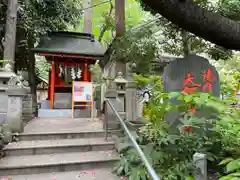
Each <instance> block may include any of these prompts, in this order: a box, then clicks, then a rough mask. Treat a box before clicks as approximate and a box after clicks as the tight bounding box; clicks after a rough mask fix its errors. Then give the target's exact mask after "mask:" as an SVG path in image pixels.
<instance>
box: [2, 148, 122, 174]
mask: <svg viewBox="0 0 240 180" xmlns="http://www.w3.org/2000/svg"><path fill="white" fill-rule="evenodd" d="M102 152H106V153H101V154H100V155H99V152H84V153H66V154H67V155H68V157H69V156H72V155H73V156H72V157H74V156H76V155H77V157H79V158H77V159H76V158H74V161H73V160H72V159H71V158H70V159H69V158H66V157H65V158H63V159H59V160H53V161H52V162H51V160H49V158H50V157H51V156H50V155H26V156H21V157H17V156H16V157H14V156H11V157H4V158H5V162H6V161H7V162H8V161H9V160H10V162H11V161H12V163H3V162H4V161H3V162H1V160H0V171H2V170H9V169H10V170H11V169H24V168H38V167H41V168H44V167H52V166H61V165H76V164H79V165H80V164H92V163H104V162H113V161H118V160H119V159H120V157H119V155H118V154H117V153H116V152H115V151H102ZM94 153H95V154H97V156H98V157H97V158H96V157H95V158H94V157H92V158H85V160H83V159H81V156H83V155H85V157H91V156H92V155H93V154H94ZM108 153H113V154H111V156H109V155H107V154H108ZM55 155H57V156H59V157H64V156H63V154H55ZM37 157H38V158H39V159H41V162H39V161H37V160H36V158H37ZM4 158H3V159H4ZM24 158H25V159H27V161H31V160H35V162H34V163H35V164H34V163H26V164H25V163H24V160H23V159H24ZM31 158H34V159H31ZM44 158H46V159H44ZM21 159H22V162H20V163H19V164H16V163H13V162H17V161H21ZM30 159H31V160H30ZM42 159H44V161H42ZM1 163H2V164H4V165H1Z"/></svg>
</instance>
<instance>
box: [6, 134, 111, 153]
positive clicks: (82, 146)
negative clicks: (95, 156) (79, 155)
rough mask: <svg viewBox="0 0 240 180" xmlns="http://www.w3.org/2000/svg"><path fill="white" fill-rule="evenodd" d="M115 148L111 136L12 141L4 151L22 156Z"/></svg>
mask: <svg viewBox="0 0 240 180" xmlns="http://www.w3.org/2000/svg"><path fill="white" fill-rule="evenodd" d="M113 149H114V141H113V140H111V139H110V138H109V139H108V140H107V141H105V140H104V138H84V139H56V140H36V141H19V142H14V143H10V144H8V145H7V146H6V147H5V148H4V153H5V155H6V156H20V155H36V154H53V153H66V152H69V153H71V152H86V151H104V150H113Z"/></svg>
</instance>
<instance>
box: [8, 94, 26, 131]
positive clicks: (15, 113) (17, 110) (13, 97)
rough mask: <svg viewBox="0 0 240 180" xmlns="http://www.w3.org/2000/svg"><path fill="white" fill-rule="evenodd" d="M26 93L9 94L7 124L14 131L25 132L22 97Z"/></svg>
mask: <svg viewBox="0 0 240 180" xmlns="http://www.w3.org/2000/svg"><path fill="white" fill-rule="evenodd" d="M23 96H24V94H20V93H19V94H17V93H14V94H11V93H10V94H9V95H8V109H7V120H6V124H8V125H9V127H10V128H11V130H12V132H19V133H20V132H23V118H22V99H23Z"/></svg>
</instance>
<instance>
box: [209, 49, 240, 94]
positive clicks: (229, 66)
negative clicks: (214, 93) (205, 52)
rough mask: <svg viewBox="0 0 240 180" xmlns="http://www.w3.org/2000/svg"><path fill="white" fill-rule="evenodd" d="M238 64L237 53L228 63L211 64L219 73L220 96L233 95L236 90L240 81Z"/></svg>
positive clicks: (238, 56)
mask: <svg viewBox="0 0 240 180" xmlns="http://www.w3.org/2000/svg"><path fill="white" fill-rule="evenodd" d="M239 63H240V55H239V53H235V54H234V55H233V56H232V57H231V58H230V59H228V61H224V60H221V61H218V62H213V65H214V66H215V67H216V69H217V71H218V73H219V77H220V85H221V93H222V94H230V95H233V94H234V92H235V91H236V90H237V87H238V86H239V81H240V71H239V68H240V66H239Z"/></svg>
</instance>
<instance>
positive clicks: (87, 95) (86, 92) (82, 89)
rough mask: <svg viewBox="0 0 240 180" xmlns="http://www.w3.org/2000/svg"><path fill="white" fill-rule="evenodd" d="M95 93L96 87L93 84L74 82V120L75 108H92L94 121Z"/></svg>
mask: <svg viewBox="0 0 240 180" xmlns="http://www.w3.org/2000/svg"><path fill="white" fill-rule="evenodd" d="M93 91H94V85H93V84H92V83H91V82H82V81H73V82H72V118H74V110H75V107H86V106H89V107H90V108H91V119H93V113H94V112H93V108H94V106H93V104H94V102H93ZM75 103H83V104H75Z"/></svg>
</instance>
